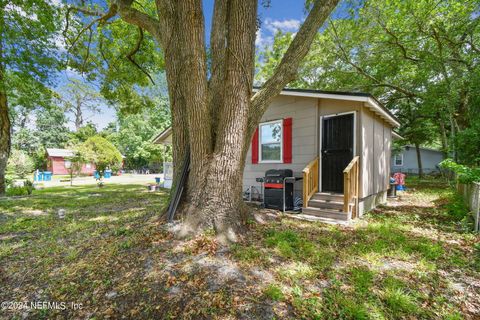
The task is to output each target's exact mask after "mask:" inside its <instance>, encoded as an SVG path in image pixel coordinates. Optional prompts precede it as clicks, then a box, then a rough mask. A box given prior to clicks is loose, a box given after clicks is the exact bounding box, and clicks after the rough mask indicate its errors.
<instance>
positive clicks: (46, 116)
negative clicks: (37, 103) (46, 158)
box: [33, 105, 70, 148]
mask: <svg viewBox="0 0 480 320" xmlns="http://www.w3.org/2000/svg"><path fill="white" fill-rule="evenodd" d="M35 125H36V130H35V132H34V134H33V136H34V137H37V138H38V143H39V145H40V146H42V147H44V148H63V147H65V145H66V143H67V141H68V135H69V133H70V130H69V129H68V127H67V117H66V116H65V113H64V112H63V110H62V109H61V108H60V107H58V106H56V105H52V106H50V107H49V108H48V109H47V110H38V111H37V112H36V121H35Z"/></svg>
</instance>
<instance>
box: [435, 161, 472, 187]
mask: <svg viewBox="0 0 480 320" xmlns="http://www.w3.org/2000/svg"><path fill="white" fill-rule="evenodd" d="M439 165H440V167H441V168H443V169H447V170H451V171H453V172H455V174H456V175H457V179H458V182H460V183H472V182H480V168H470V167H467V166H465V165H462V164H458V163H456V162H455V161H453V160H452V159H445V160H443V161H442V162H440V164H439Z"/></svg>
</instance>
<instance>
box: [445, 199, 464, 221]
mask: <svg viewBox="0 0 480 320" xmlns="http://www.w3.org/2000/svg"><path fill="white" fill-rule="evenodd" d="M445 207H446V208H447V210H448V214H449V215H450V216H451V217H453V218H454V219H455V220H457V221H461V220H464V219H465V218H467V217H468V213H469V210H468V208H467V206H466V205H465V202H464V200H463V197H462V196H461V195H459V194H455V195H454V196H452V197H451V198H450V201H449V202H448V204H447V205H446V206H445Z"/></svg>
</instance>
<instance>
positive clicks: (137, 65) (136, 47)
mask: <svg viewBox="0 0 480 320" xmlns="http://www.w3.org/2000/svg"><path fill="white" fill-rule="evenodd" d="M138 35H139V37H138V40H137V43H136V44H135V47H134V48H133V49H132V50H131V51H130V52H129V53H128V54H127V59H128V60H129V61H130V62H131V63H132V64H133V65H134V66H136V67H137V68H138V69H139V70H140V71H142V72H143V73H144V74H145V75H146V76H147V77H148V79H150V81H151V82H152V84H153V85H155V81H153V79H152V77H151V76H150V74H149V73H148V72H147V71H146V70H145V69H144V68H142V66H140V65H139V64H138V63H137V62H136V61H135V59H134V58H133V56H134V55H135V54H136V53H137V52H138V51H140V46H141V45H142V41H143V30H142V28H140V27H139V28H138Z"/></svg>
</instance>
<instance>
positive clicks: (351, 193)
mask: <svg viewBox="0 0 480 320" xmlns="http://www.w3.org/2000/svg"><path fill="white" fill-rule="evenodd" d="M359 159H360V157H359V156H356V157H354V158H353V159H352V161H350V163H349V164H348V166H347V167H346V168H345V170H343V211H344V212H349V211H350V204H351V203H352V200H353V201H354V204H353V208H352V218H355V217H356V216H357V211H358V195H359V192H358V184H359V171H360V170H359V167H360V165H359Z"/></svg>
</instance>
